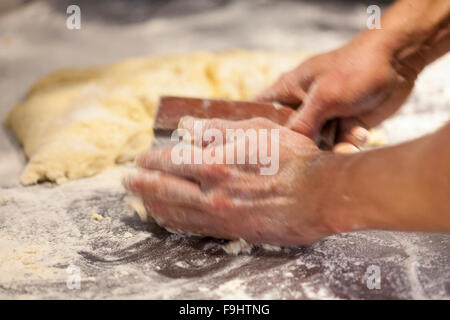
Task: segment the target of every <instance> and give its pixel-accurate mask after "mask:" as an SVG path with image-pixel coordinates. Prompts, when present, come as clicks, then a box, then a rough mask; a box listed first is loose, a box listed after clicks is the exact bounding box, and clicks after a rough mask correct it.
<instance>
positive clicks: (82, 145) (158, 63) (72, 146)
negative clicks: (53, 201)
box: [6, 51, 306, 185]
mask: <svg viewBox="0 0 450 320" xmlns="http://www.w3.org/2000/svg"><path fill="white" fill-rule="evenodd" d="M305 57H306V55H305V54H302V53H274V52H258V51H253V52H252V51H232V52H225V53H218V54H212V53H194V54H185V55H174V56H158V57H151V58H142V59H129V60H125V61H123V62H120V63H117V64H113V65H109V66H105V67H97V68H88V69H83V70H80V69H65V70H60V71H56V72H54V73H51V74H49V75H48V76H46V77H44V78H43V79H42V80H40V81H38V82H37V83H36V84H34V86H32V88H31V89H30V90H29V92H28V95H27V97H26V99H25V100H24V101H22V102H20V103H19V104H17V105H16V106H15V107H14V108H13V109H12V111H11V112H10V113H9V115H8V117H7V119H6V125H7V126H8V127H9V128H10V129H11V130H12V131H13V132H14V133H15V135H16V136H17V138H18V139H19V140H20V142H21V143H22V145H23V147H24V150H25V154H26V156H27V157H28V159H29V162H28V164H27V166H26V168H25V169H24V171H23V174H22V176H21V179H20V181H21V182H22V183H23V184H25V185H29V184H34V183H36V182H38V181H42V180H50V181H55V182H57V183H61V182H64V181H66V180H67V179H77V178H81V177H86V176H91V175H94V174H96V173H98V172H101V171H102V170H104V169H105V168H107V167H109V166H112V165H114V164H115V163H121V162H126V161H130V160H133V159H134V158H135V157H136V155H138V154H139V153H141V152H143V151H144V150H146V149H147V148H148V147H149V146H150V144H151V140H152V137H153V133H152V123H153V119H154V116H155V111H156V106H157V102H158V99H159V96H160V95H184V96H196V97H210V98H230V99H250V98H252V97H253V96H254V95H255V94H256V93H258V92H259V91H260V90H261V89H263V88H264V87H266V86H268V85H269V84H271V83H272V82H273V81H275V80H276V78H277V77H278V76H279V75H280V74H281V73H282V72H284V71H287V70H289V69H291V68H293V67H295V66H296V65H297V64H299V63H300V62H301V61H302V60H303V59H304V58H305Z"/></svg>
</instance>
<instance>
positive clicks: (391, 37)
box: [355, 0, 450, 74]
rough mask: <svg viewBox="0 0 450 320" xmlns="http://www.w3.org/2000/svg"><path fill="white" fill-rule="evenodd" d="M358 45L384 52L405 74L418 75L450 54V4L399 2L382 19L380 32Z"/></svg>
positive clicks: (426, 0) (430, 0) (366, 34)
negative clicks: (438, 59)
mask: <svg viewBox="0 0 450 320" xmlns="http://www.w3.org/2000/svg"><path fill="white" fill-rule="evenodd" d="M355 41H363V42H370V45H369V46H372V47H374V46H375V47H377V49H380V48H381V50H383V51H384V52H385V53H386V54H387V55H388V56H390V57H392V60H393V62H395V63H398V64H399V66H398V68H401V69H409V70H406V71H405V72H414V73H416V74H418V73H419V72H420V71H422V69H423V68H425V67H426V66H427V65H428V64H430V63H431V62H433V61H434V60H436V59H437V58H439V57H440V56H442V55H444V54H445V53H446V52H448V51H449V50H450V1H448V0H398V1H397V2H396V3H394V4H393V5H392V6H391V7H390V8H389V9H388V10H387V11H386V12H385V13H384V14H383V16H382V20H381V29H374V30H367V31H365V32H363V33H362V34H360V35H359V36H358V37H357V38H356V39H355Z"/></svg>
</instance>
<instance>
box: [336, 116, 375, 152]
mask: <svg viewBox="0 0 450 320" xmlns="http://www.w3.org/2000/svg"><path fill="white" fill-rule="evenodd" d="M368 138H369V131H368V130H367V129H366V128H364V125H363V124H362V123H361V122H360V121H359V120H358V119H356V118H346V119H342V120H341V121H340V122H339V137H338V140H337V141H338V142H347V143H351V144H353V145H354V146H356V147H358V148H359V147H362V146H363V145H364V144H365V143H366V142H367V139H368Z"/></svg>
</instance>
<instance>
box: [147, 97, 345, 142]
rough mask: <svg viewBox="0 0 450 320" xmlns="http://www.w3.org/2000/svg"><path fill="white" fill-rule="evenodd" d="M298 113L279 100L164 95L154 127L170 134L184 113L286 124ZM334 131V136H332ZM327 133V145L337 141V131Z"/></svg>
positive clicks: (158, 133) (157, 131) (205, 116)
mask: <svg viewBox="0 0 450 320" xmlns="http://www.w3.org/2000/svg"><path fill="white" fill-rule="evenodd" d="M294 113H295V110H294V109H292V108H289V107H284V106H282V105H280V104H277V103H264V102H251V101H236V100H223V99H202V98H189V97H176V96H162V97H161V98H160V100H159V105H158V111H157V114H156V119H155V122H154V124H153V129H154V130H155V136H157V137H169V136H170V134H171V133H172V131H173V130H175V129H177V128H178V122H179V121H180V119H181V118H182V117H184V116H192V117H195V118H201V119H211V118H220V119H224V120H246V119H251V118H255V117H263V118H267V119H269V120H271V121H273V122H275V123H278V124H279V125H283V126H284V125H286V124H287V122H288V120H289V118H290V117H291V116H292V115H293V114H294ZM332 128H336V126H334V127H333V126H332ZM331 134H332V135H333V136H332V137H330V135H331ZM327 135H328V136H327V137H326V139H325V140H326V141H327V143H326V145H328V144H329V141H334V137H335V131H333V130H329V132H327ZM156 140H157V141H155V143H158V139H156ZM160 140H161V139H160ZM163 140H164V139H163ZM163 140H162V141H163ZM322 140H323V139H322Z"/></svg>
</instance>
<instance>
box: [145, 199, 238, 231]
mask: <svg viewBox="0 0 450 320" xmlns="http://www.w3.org/2000/svg"><path fill="white" fill-rule="evenodd" d="M144 203H145V206H146V207H147V208H148V210H149V211H150V215H151V216H152V217H153V219H155V221H156V222H158V224H159V225H161V226H163V227H164V228H166V229H167V230H168V231H170V232H175V233H186V232H187V233H191V234H195V235H201V236H211V237H216V238H221V239H230V238H232V236H231V235H230V233H229V232H227V231H226V228H224V227H223V226H224V223H223V221H222V220H221V218H219V217H215V216H214V215H210V214H209V213H207V212H206V211H204V210H202V209H195V208H190V207H185V206H179V205H174V204H173V203H164V202H160V201H157V200H155V199H144Z"/></svg>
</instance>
